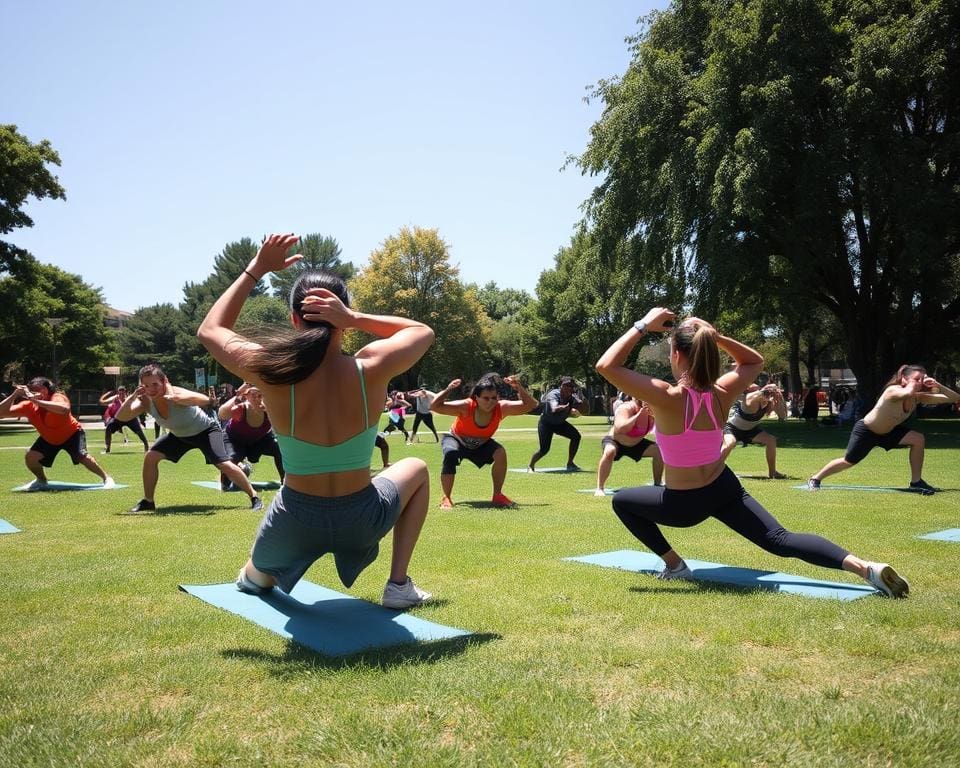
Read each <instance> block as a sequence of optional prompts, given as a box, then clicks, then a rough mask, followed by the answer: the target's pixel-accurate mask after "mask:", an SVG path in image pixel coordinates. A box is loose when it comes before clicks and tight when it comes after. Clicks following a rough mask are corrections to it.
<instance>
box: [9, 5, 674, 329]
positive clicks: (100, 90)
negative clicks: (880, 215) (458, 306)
mask: <svg viewBox="0 0 960 768" xmlns="http://www.w3.org/2000/svg"><path fill="white" fill-rule="evenodd" d="M663 5H664V3H662V2H661V3H659V6H660V7H663ZM347 6H348V4H339V3H338V4H334V3H322V2H280V3H276V4H267V3H253V2H226V0H216V1H206V0H204V1H200V2H180V1H179V0H177V1H175V2H165V3H140V2H133V3H126V2H112V3H105V2H82V3H76V2H65V1H64V0H53V1H51V2H14V1H13V0H0V27H2V29H3V30H4V35H3V37H4V49H5V50H4V66H3V68H2V69H0V93H2V94H3V101H2V111H0V121H2V122H4V123H13V124H15V125H17V126H18V127H19V130H20V132H21V133H23V134H25V135H26V136H27V137H28V138H30V139H31V141H38V140H40V139H44V138H46V139H49V140H50V141H51V142H52V144H53V146H54V147H55V148H56V149H57V151H58V152H59V153H60V157H61V161H62V164H61V167H60V168H59V169H54V170H55V172H56V173H57V175H58V176H59V178H60V181H61V183H62V184H63V186H64V187H65V189H66V192H67V200H66V201H65V202H64V201H42V202H35V203H31V204H30V205H29V206H28V213H29V214H30V216H32V217H33V219H34V227H33V228H32V229H21V230H16V231H15V232H13V233H11V235H9V236H8V237H9V239H10V240H11V241H12V242H14V243H16V244H17V245H19V246H21V247H24V248H27V249H28V250H30V251H31V252H32V253H33V254H34V255H35V256H36V257H37V258H38V259H40V260H41V261H44V262H47V263H51V264H55V265H57V266H59V267H61V268H63V269H65V270H67V271H70V272H74V273H77V274H80V275H81V276H82V277H83V278H84V280H85V281H86V282H88V283H90V284H92V285H95V286H98V287H101V288H102V289H103V293H104V297H105V299H106V300H107V303H109V304H110V305H112V306H114V307H117V308H120V309H125V310H129V311H133V310H135V309H137V308H138V307H141V306H147V305H150V304H154V303H157V302H171V303H174V304H176V303H178V302H179V301H180V300H181V298H182V288H183V284H184V283H185V282H187V281H188V280H190V281H199V280H202V279H204V278H205V277H206V276H207V275H208V274H209V273H210V271H211V269H212V265H213V259H214V256H215V255H216V254H217V253H219V252H220V251H221V250H222V248H223V246H224V245H225V244H226V243H227V242H230V241H233V240H239V239H240V238H241V237H245V236H248V237H253V238H257V239H259V237H260V236H262V235H263V234H265V233H268V232H274V231H277V232H298V233H307V232H319V233H321V234H324V235H330V236H332V237H334V238H336V239H337V241H338V242H339V244H340V247H341V248H342V250H343V258H344V260H347V261H352V262H353V263H355V264H357V265H358V266H363V265H364V264H365V263H366V262H367V257H368V256H369V254H370V252H371V251H372V250H374V249H375V248H376V247H377V246H378V245H379V244H380V243H381V242H382V241H383V240H384V238H386V237H388V236H390V235H391V234H394V233H396V232H397V231H398V230H399V229H400V228H401V227H402V226H422V227H428V228H436V229H438V230H439V232H440V235H441V237H443V239H444V240H445V241H446V242H447V244H448V245H449V246H450V251H451V261H452V262H453V263H454V264H457V265H458V266H459V267H460V271H461V279H463V280H464V281H468V282H477V283H481V284H482V283H485V282H487V281H489V280H495V281H496V282H497V283H498V284H499V285H500V286H502V287H511V288H522V289H525V290H527V291H530V292H531V293H532V292H533V290H534V288H535V286H536V282H537V278H538V277H539V275H540V273H541V272H542V271H543V270H544V269H549V268H550V267H551V266H552V265H553V257H554V256H555V254H556V253H557V251H558V249H559V248H561V247H563V246H564V245H566V244H568V243H569V240H570V236H571V234H572V232H573V227H574V225H575V224H576V222H577V221H578V220H579V218H580V216H581V212H580V209H579V206H580V204H581V203H582V202H583V200H584V199H585V198H586V197H587V196H588V195H589V193H590V190H591V189H592V188H593V186H594V184H595V183H596V180H595V179H591V178H589V177H584V176H582V175H581V174H580V171H579V169H577V168H575V167H571V168H568V169H567V170H565V171H561V167H562V166H563V164H564V160H565V158H566V157H567V155H568V154H579V153H580V152H582V151H583V149H584V148H585V147H586V144H587V141H588V138H589V128H590V126H591V125H592V124H593V122H594V121H595V120H596V119H597V118H598V117H599V115H600V109H601V105H600V104H598V103H592V104H589V105H588V104H585V103H584V101H583V97H584V96H585V95H586V93H587V88H588V86H590V85H592V84H594V83H595V82H597V81H598V80H599V79H602V78H609V77H613V76H617V75H620V74H622V73H623V71H624V70H625V69H626V66H627V64H628V62H629V58H630V57H629V51H628V49H627V46H626V44H625V42H624V38H625V37H626V36H628V35H632V34H634V33H635V32H636V31H637V23H636V22H637V19H638V18H639V17H640V16H642V15H645V14H646V13H648V12H649V10H650V9H651V8H652V7H653V6H652V5H651V4H650V0H643V2H641V3H630V2H620V1H619V0H617V1H615V2H599V3H582V2H581V3H574V2H566V1H561V2H549V3H548V2H537V3H508V2H487V3H482V4H477V5H475V6H473V5H468V4H464V3H451V2H448V3H441V2H414V3H403V4H401V3H390V4H387V3H362V4H361V3H358V4H354V5H353V6H350V7H347Z"/></svg>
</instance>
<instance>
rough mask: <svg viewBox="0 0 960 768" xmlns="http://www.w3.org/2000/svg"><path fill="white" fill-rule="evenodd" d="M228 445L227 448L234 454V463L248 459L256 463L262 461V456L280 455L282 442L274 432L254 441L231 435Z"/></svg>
mask: <svg viewBox="0 0 960 768" xmlns="http://www.w3.org/2000/svg"><path fill="white" fill-rule="evenodd" d="M227 446H228V448H227V450H228V451H230V454H231V456H233V461H234V463H236V462H238V461H243V460H244V459H246V460H248V461H252V462H253V463H254V464H256V463H257V462H258V461H260V457H261V456H274V457H276V456H279V455H280V444H279V443H278V442H277V438H276V435H274V434H273V432H270V433H268V434H266V435H264V436H263V437H260V438H258V439H257V440H254V441H253V442H252V443H244V442H241V441H239V440H237V439H236V438H232V437H231V438H229V440H228V441H227Z"/></svg>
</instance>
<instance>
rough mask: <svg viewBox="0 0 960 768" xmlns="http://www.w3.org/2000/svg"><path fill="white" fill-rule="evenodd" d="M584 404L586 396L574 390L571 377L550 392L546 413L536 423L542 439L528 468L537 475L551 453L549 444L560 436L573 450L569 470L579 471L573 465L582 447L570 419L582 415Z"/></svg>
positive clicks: (546, 400)
mask: <svg viewBox="0 0 960 768" xmlns="http://www.w3.org/2000/svg"><path fill="white" fill-rule="evenodd" d="M584 403H585V401H584V399H583V397H581V396H580V395H579V394H577V393H576V392H575V391H574V381H573V379H571V378H570V377H569V376H565V377H564V378H562V379H560V386H559V387H557V388H556V389H551V390H550V391H549V392H547V395H546V397H545V398H544V399H543V413H541V414H540V420H539V421H538V422H537V437H538V438H539V439H540V447H539V448H538V449H537V451H536V452H535V453H534V454H533V456H531V457H530V463H529V465H528V467H527V469H528V470H529V471H530V472H535V471H536V468H537V462H538V461H540V459H542V458H543V457H544V456H546V455H547V454H548V453H550V445H551V443H552V442H553V436H554V435H561V436H562V437H565V438H567V439H568V440H569V441H570V449H569V453H568V454H567V470H568V471H570V472H579V471H580V467H578V466H577V465H576V464H574V461H573V460H574V459H575V458H576V456H577V450H578V449H579V448H580V432H579V431H577V429H576V428H575V427H574V426H573V425H572V424H569V423H568V422H567V419H569V418H576V417H577V416H579V415H580V410H579V409H580V408H581V407H583V405H584Z"/></svg>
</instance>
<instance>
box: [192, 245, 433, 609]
mask: <svg viewBox="0 0 960 768" xmlns="http://www.w3.org/2000/svg"><path fill="white" fill-rule="evenodd" d="M298 239H299V238H297V237H296V236H295V235H270V237H268V238H266V239H265V240H264V242H263V245H261V247H260V250H259V251H258V252H257V255H256V256H255V257H254V259H253V260H252V261H251V262H250V264H249V265H248V266H247V269H245V270H244V271H243V272H242V273H241V274H240V275H239V276H238V277H237V279H236V280H235V281H234V282H233V284H232V285H231V286H230V287H229V288H228V289H227V291H226V292H225V293H224V294H223V295H222V296H221V297H220V298H219V299H218V300H217V302H216V303H215V304H214V305H213V307H212V308H211V309H210V311H209V312H208V313H207V316H206V318H205V319H204V321H203V323H201V325H200V328H199V330H198V331H197V335H198V336H199V338H200V341H201V342H203V345H204V346H205V347H206V348H207V349H208V350H209V351H210V354H212V355H213V356H214V358H216V359H217V361H219V362H220V363H221V364H222V365H223V366H224V367H226V368H227V369H228V370H230V371H231V372H233V373H234V374H236V375H237V376H240V377H241V378H243V379H244V380H245V381H249V382H251V383H253V384H255V385H256V386H257V388H258V389H260V391H261V392H262V393H263V401H264V403H265V404H266V407H267V411H268V412H269V414H270V420H271V422H272V423H273V426H274V430H275V432H276V434H277V440H278V441H279V443H280V452H281V454H282V456H283V465H284V469H285V470H286V476H285V478H284V482H283V487H282V488H281V490H280V491H279V492H278V493H277V495H276V496H275V497H274V499H273V503H272V504H271V505H270V509H269V510H268V511H267V513H266V515H265V516H264V518H263V521H262V522H261V524H260V528H259V530H258V531H257V536H256V539H255V541H254V544H253V549H252V550H251V555H250V559H249V560H248V561H247V563H246V565H244V567H243V568H242V569H241V570H240V574H239V576H238V578H237V586H238V588H239V589H241V590H243V591H246V592H252V593H255V594H260V593H262V592H265V591H267V590H269V589H272V588H273V587H274V586H277V587H279V588H280V589H282V590H283V591H284V592H289V591H290V590H291V589H293V587H294V585H295V584H296V583H297V581H299V580H300V578H301V577H302V576H303V574H304V573H305V572H306V570H307V569H308V568H309V567H310V566H311V565H312V564H313V563H314V562H316V561H317V560H318V559H319V558H320V557H322V556H323V555H325V554H328V553H329V554H332V555H333V557H334V561H335V564H336V567H337V573H338V574H339V576H340V580H341V581H342V582H343V583H344V585H345V586H347V587H349V586H351V585H352V584H353V582H354V581H355V579H356V578H357V576H358V575H359V574H360V572H361V571H362V570H363V569H364V568H366V567H367V566H368V565H370V564H371V563H372V562H373V561H374V560H375V559H376V556H377V553H378V551H379V541H380V539H381V538H383V536H385V535H386V534H387V533H388V532H389V531H390V530H391V529H392V530H393V554H392V559H391V562H390V576H389V579H388V580H387V584H386V586H385V587H384V591H383V604H384V605H385V606H387V607H388V608H409V607H411V606H414V605H419V604H420V603H422V602H424V601H426V600H428V599H429V598H430V597H431V595H430V594H429V593H428V592H424V591H423V590H421V589H420V588H419V587H417V586H416V585H415V584H414V583H413V581H412V580H411V579H410V577H409V575H408V574H407V567H408V566H409V564H410V559H411V557H412V556H413V550H414V547H415V546H416V543H417V539H418V537H419V536H420V530H421V528H422V527H423V523H424V520H425V519H426V515H427V509H428V507H429V501H430V499H429V495H430V478H429V475H428V474H427V466H426V464H425V463H424V462H423V461H421V460H420V459H414V458H408V459H403V460H401V461H398V462H397V463H395V464H393V465H391V466H390V467H388V468H386V469H384V470H383V471H382V472H381V473H380V474H379V475H378V476H377V477H376V478H374V479H373V480H372V481H371V479H370V458H371V453H372V452H373V447H374V442H375V440H376V437H377V421H378V419H379V416H380V413H381V410H382V407H383V402H384V400H385V398H386V391H387V385H388V383H389V382H390V380H391V379H392V378H394V377H396V376H397V375H398V374H401V373H403V372H404V371H406V370H407V369H408V368H410V367H411V366H412V365H413V364H414V363H416V362H417V360H419V359H420V358H421V357H422V356H423V354H424V353H425V352H426V351H427V349H428V348H429V347H430V344H431V343H433V330H431V329H430V327H429V326H426V325H424V324H423V323H420V322H417V321H416V320H410V319H408V318H405V317H392V316H386V315H368V314H365V313H362V312H356V311H354V310H352V309H350V307H349V298H348V296H347V290H346V285H345V284H344V282H343V280H341V279H340V278H339V277H337V276H336V275H334V274H332V273H329V272H325V271H313V270H311V271H305V272H304V273H303V274H302V275H301V276H300V277H299V278H298V279H297V281H296V283H295V284H294V286H293V289H292V290H291V295H290V323H291V327H290V328H283V329H277V328H275V329H269V330H267V331H264V332H262V333H257V334H256V335H251V336H250V337H247V336H244V335H241V334H239V333H237V332H236V331H234V330H233V326H234V324H235V323H236V321H237V317H238V316H239V314H240V310H241V308H242V307H243V304H244V301H245V300H246V299H247V297H248V296H249V295H250V291H251V289H252V288H253V286H254V285H256V283H257V282H259V281H260V280H261V279H262V278H263V277H264V276H265V275H267V274H268V273H270V272H275V271H279V270H281V269H285V268H287V267H289V266H291V265H292V264H295V263H296V262H297V261H299V260H300V258H301V257H300V256H299V255H296V256H288V255H287V252H288V251H289V250H290V249H291V248H292V247H293V246H294V245H295V244H296V243H297V241H298ZM350 328H355V329H357V330H360V331H363V332H365V333H368V334H370V335H372V336H376V337H378V338H377V339H376V340H375V341H372V342H371V343H370V344H367V345H366V346H365V347H363V348H362V349H361V350H359V351H358V352H357V353H356V354H355V355H352V356H351V355H347V354H344V352H343V349H342V343H343V334H344V332H345V331H346V330H348V329H350Z"/></svg>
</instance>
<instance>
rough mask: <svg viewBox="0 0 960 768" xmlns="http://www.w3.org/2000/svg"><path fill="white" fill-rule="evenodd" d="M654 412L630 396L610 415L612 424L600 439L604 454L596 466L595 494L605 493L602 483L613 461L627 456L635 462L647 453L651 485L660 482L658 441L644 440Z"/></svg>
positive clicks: (608, 475) (601, 494) (661, 462)
mask: <svg viewBox="0 0 960 768" xmlns="http://www.w3.org/2000/svg"><path fill="white" fill-rule="evenodd" d="M653 424H654V422H653V413H652V412H651V411H650V409H649V408H648V407H647V406H646V405H645V404H644V403H640V402H637V401H636V400H635V399H634V398H632V397H631V398H629V399H628V400H625V401H623V402H621V403H620V406H619V407H618V408H617V410H616V412H615V413H614V415H613V426H612V427H610V431H609V432H607V434H606V436H605V437H604V438H603V440H601V441H600V448H601V450H602V451H603V455H602V456H601V457H600V463H599V464H598V465H597V489H596V490H595V491H594V492H593V495H594V496H606V495H607V492H606V490H605V489H604V487H603V486H604V485H605V484H606V482H607V478H608V477H610V470H611V469H612V468H613V462H615V461H620V459H621V458H623V457H624V456H629V457H630V458H631V459H633V460H634V461H640V459H642V458H643V457H644V456H649V457H650V460H651V461H652V462H653V484H654V485H660V483H661V481H662V480H663V459H661V458H660V449H659V448H658V447H657V444H656V443H654V442H653V441H651V440H647V435H648V434H650V430H652V429H653Z"/></svg>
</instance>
